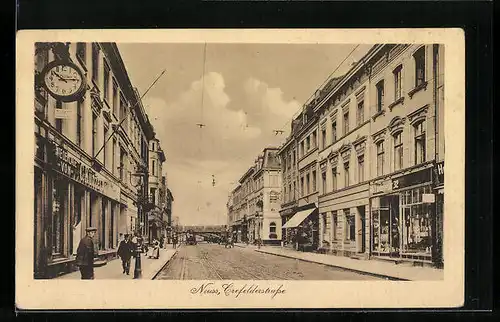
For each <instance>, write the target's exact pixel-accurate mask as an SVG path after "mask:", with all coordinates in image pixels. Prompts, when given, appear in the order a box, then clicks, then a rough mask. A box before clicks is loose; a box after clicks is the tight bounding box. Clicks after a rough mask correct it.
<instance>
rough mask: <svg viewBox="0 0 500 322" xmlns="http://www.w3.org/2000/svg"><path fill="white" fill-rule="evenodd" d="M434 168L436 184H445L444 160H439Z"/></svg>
mask: <svg viewBox="0 0 500 322" xmlns="http://www.w3.org/2000/svg"><path fill="white" fill-rule="evenodd" d="M434 170H435V172H436V184H444V161H441V162H437V163H436V165H435V168H434Z"/></svg>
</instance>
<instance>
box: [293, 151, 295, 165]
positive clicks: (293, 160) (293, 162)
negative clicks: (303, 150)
mask: <svg viewBox="0 0 500 322" xmlns="http://www.w3.org/2000/svg"><path fill="white" fill-rule="evenodd" d="M293 166H294V167H295V150H293Z"/></svg>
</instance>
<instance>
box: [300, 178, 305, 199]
mask: <svg viewBox="0 0 500 322" xmlns="http://www.w3.org/2000/svg"><path fill="white" fill-rule="evenodd" d="M304 192H305V190H304V177H301V178H300V195H301V196H303V195H304Z"/></svg>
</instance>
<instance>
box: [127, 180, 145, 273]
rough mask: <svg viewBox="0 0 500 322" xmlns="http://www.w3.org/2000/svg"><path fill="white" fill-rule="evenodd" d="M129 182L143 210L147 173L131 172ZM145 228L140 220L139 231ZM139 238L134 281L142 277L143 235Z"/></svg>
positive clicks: (136, 249)
mask: <svg viewBox="0 0 500 322" xmlns="http://www.w3.org/2000/svg"><path fill="white" fill-rule="evenodd" d="M129 173H130V176H129V178H130V179H129V180H130V184H131V185H132V186H133V187H134V188H137V192H138V195H139V202H138V206H139V207H140V208H143V207H142V206H143V203H144V191H143V188H144V187H143V178H144V176H146V175H147V173H146V172H141V171H140V172H137V173H132V172H129ZM143 226H144V222H143V221H142V220H140V222H139V231H140V232H142V229H143ZM136 237H137V242H136V245H135V246H136V248H135V268H134V279H140V278H141V277H142V265H141V253H142V242H143V241H142V233H140V234H139V236H136Z"/></svg>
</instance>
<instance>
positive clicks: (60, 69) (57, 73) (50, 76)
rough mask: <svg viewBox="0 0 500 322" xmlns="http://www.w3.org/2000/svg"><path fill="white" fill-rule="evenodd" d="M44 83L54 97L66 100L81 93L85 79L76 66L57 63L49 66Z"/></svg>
mask: <svg viewBox="0 0 500 322" xmlns="http://www.w3.org/2000/svg"><path fill="white" fill-rule="evenodd" d="M44 83H45V87H46V89H47V90H48V91H49V92H50V93H51V94H52V95H53V96H54V97H56V98H59V99H64V98H69V97H72V96H74V95H75V94H77V93H79V92H80V91H81V89H82V86H83V77H82V73H81V72H80V70H79V69H78V67H77V66H76V65H73V64H69V63H57V64H53V65H52V66H47V69H46V71H45V75H44Z"/></svg>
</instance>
